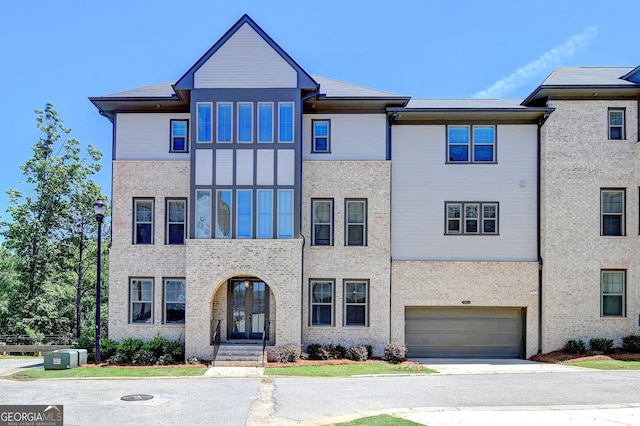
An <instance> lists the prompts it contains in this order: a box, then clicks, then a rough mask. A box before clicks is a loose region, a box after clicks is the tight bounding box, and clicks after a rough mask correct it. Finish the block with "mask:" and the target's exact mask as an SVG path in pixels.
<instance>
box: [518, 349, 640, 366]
mask: <svg viewBox="0 0 640 426" xmlns="http://www.w3.org/2000/svg"><path fill="white" fill-rule="evenodd" d="M530 359H531V361H537V362H546V363H550V364H560V363H571V362H577V361H591V360H601V359H615V360H620V361H640V354H634V353H630V352H624V351H622V350H620V349H614V350H613V352H611V353H608V354H604V355H592V354H590V353H589V352H585V353H582V354H572V353H569V352H565V351H563V350H560V351H553V352H549V353H546V354H540V355H534V356H532V357H531V358H530Z"/></svg>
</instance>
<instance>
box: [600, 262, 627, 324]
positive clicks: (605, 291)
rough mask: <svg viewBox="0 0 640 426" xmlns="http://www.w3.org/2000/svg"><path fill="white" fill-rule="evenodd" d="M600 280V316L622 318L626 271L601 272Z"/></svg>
mask: <svg viewBox="0 0 640 426" xmlns="http://www.w3.org/2000/svg"><path fill="white" fill-rule="evenodd" d="M600 277H601V278H600V280H601V298H602V299H601V313H600V314H601V315H602V316H603V317H624V316H625V315H626V313H625V303H626V302H625V287H626V271H624V270H603V271H601V272H600Z"/></svg>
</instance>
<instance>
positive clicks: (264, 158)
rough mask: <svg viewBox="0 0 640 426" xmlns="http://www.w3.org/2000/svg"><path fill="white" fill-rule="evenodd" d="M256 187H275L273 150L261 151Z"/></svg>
mask: <svg viewBox="0 0 640 426" xmlns="http://www.w3.org/2000/svg"><path fill="white" fill-rule="evenodd" d="M257 155H258V161H257V168H258V170H257V173H256V185H273V170H274V169H273V150H272V149H259V150H258V154H257Z"/></svg>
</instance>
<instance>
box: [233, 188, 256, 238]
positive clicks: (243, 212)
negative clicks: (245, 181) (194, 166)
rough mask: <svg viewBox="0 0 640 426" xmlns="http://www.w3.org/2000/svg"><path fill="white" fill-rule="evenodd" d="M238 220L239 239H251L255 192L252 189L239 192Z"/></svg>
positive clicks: (237, 231) (237, 232)
mask: <svg viewBox="0 0 640 426" xmlns="http://www.w3.org/2000/svg"><path fill="white" fill-rule="evenodd" d="M237 203H238V219H237V223H238V225H237V230H236V234H237V237H238V238H251V237H252V236H253V235H252V233H251V228H252V225H253V220H252V219H251V216H252V213H253V191H251V190H250V189H239V190H238V201H237Z"/></svg>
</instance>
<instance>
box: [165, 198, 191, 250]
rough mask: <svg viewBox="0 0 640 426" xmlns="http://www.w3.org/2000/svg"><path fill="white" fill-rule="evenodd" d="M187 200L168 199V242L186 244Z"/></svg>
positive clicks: (166, 231)
mask: <svg viewBox="0 0 640 426" xmlns="http://www.w3.org/2000/svg"><path fill="white" fill-rule="evenodd" d="M186 212H187V200H185V199H180V200H167V205H166V217H167V223H166V230H165V233H166V243H167V244H184V236H185V231H186V229H187V227H186Z"/></svg>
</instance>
